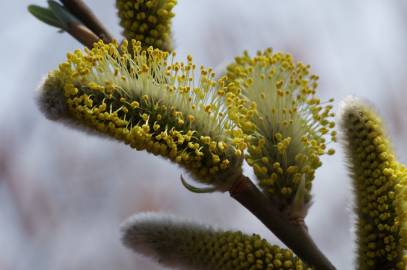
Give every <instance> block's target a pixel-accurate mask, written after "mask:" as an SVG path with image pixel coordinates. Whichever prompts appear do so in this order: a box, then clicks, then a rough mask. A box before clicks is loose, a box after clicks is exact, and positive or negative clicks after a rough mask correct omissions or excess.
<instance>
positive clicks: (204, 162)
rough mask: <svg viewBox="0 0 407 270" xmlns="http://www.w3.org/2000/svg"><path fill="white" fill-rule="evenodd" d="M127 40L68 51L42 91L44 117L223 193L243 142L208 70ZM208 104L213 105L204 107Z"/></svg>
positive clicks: (238, 166)
mask: <svg viewBox="0 0 407 270" xmlns="http://www.w3.org/2000/svg"><path fill="white" fill-rule="evenodd" d="M131 46H132V49H131V51H132V54H130V53H128V52H127V48H128V47H129V45H128V44H127V41H124V43H123V44H122V46H121V48H120V49H121V50H120V52H121V53H119V50H118V45H117V44H104V43H103V42H99V43H97V44H96V45H95V47H94V48H93V49H92V50H90V51H89V50H85V52H82V51H80V50H77V51H75V52H74V53H70V54H68V57H67V58H68V60H67V61H66V62H65V63H63V64H61V65H60V66H59V68H58V69H57V70H55V71H53V72H51V73H50V74H49V76H48V78H47V79H46V81H45V83H44V85H43V87H42V91H41V93H40V96H39V105H40V108H41V109H42V111H43V112H44V113H45V114H46V116H47V117H48V118H50V119H53V120H60V121H63V122H65V123H68V124H73V126H74V127H78V128H85V130H88V131H92V132H97V133H98V134H104V135H107V136H109V137H113V138H115V139H117V140H119V141H123V142H125V143H126V144H128V145H130V146H131V147H132V148H135V149H137V150H146V151H148V152H150V153H153V154H154V155H160V156H163V157H165V158H168V159H170V160H171V161H173V162H176V163H178V164H179V165H181V166H182V167H184V168H186V169H187V171H188V172H190V173H191V174H192V175H193V176H194V178H195V179H196V180H198V181H200V182H203V183H207V184H212V185H214V186H215V187H217V188H218V189H221V190H223V189H224V188H227V187H228V185H229V184H230V183H231V182H232V181H233V180H234V177H235V176H236V175H238V174H240V173H241V162H242V151H243V149H244V147H245V144H244V143H242V142H241V140H239V139H236V137H233V138H232V137H231V134H234V135H236V134H237V128H236V127H235V125H234V124H233V123H232V122H231V121H230V120H229V119H228V118H227V116H226V114H225V113H224V112H225V110H226V108H224V106H223V105H222V103H221V98H222V97H221V96H220V95H219V94H218V92H219V91H218V90H219V89H222V88H223V87H224V86H223V85H224V83H223V82H216V81H214V80H212V77H213V73H212V71H211V69H205V68H204V67H201V68H200V73H201V75H200V77H199V78H195V75H194V74H195V65H194V64H193V63H192V59H191V58H190V57H188V61H187V62H186V63H179V62H174V61H173V59H172V57H171V56H169V54H168V53H167V52H163V51H161V50H158V49H153V48H151V47H150V48H149V49H147V50H145V49H144V48H142V46H141V44H140V42H136V41H134V40H133V42H132V45H131ZM209 104H210V106H211V110H210V111H208V110H206V107H207V106H208V105H209Z"/></svg>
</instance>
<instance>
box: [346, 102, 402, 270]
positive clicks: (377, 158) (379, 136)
mask: <svg viewBox="0 0 407 270" xmlns="http://www.w3.org/2000/svg"><path fill="white" fill-rule="evenodd" d="M341 121H342V122H341V126H342V129H343V133H344V140H345V141H344V143H345V148H346V151H347V154H348V159H349V164H350V165H349V168H350V170H351V175H352V178H353V186H354V191H355V204H356V205H355V210H356V214H357V216H356V218H357V219H356V229H357V230H356V233H357V240H358V250H357V253H358V267H357V268H358V269H405V267H406V266H407V265H406V257H404V259H403V256H405V252H406V242H405V237H406V223H405V213H406V212H405V210H406V194H405V193H404V194H403V193H402V190H403V188H402V187H403V185H404V187H405V184H406V171H405V169H404V168H403V167H402V166H401V165H400V164H399V163H398V162H397V161H396V158H395V155H394V153H393V150H392V148H391V146H390V143H389V140H388V139H387V137H386V135H385V132H384V130H383V127H382V123H381V120H380V119H379V117H378V116H377V115H376V113H375V112H374V111H373V110H372V109H371V108H369V106H367V105H366V104H363V103H362V102H360V101H359V100H355V99H351V100H349V101H348V102H347V103H346V104H345V105H344V108H343V112H342V115H341ZM403 181H404V183H403ZM397 187H399V189H400V190H399V191H398V190H397ZM405 190H406V189H405V188H404V191H405ZM403 242H404V243H403ZM403 254H404V255H403ZM403 260H404V261H403Z"/></svg>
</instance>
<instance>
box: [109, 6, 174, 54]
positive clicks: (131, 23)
mask: <svg viewBox="0 0 407 270" xmlns="http://www.w3.org/2000/svg"><path fill="white" fill-rule="evenodd" d="M176 4H177V1H176V0H149V1H146V0H116V7H117V9H118V16H119V18H120V25H121V26H122V27H123V36H124V37H125V38H127V39H129V40H131V39H136V40H137V41H140V42H141V43H142V45H143V47H144V48H148V47H149V46H153V47H154V48H158V49H161V50H164V51H172V49H173V48H172V39H171V21H172V18H173V17H174V16H175V14H174V13H173V12H172V9H173V8H174V6H175V5H176Z"/></svg>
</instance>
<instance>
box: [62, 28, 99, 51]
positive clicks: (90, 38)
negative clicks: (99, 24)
mask: <svg viewBox="0 0 407 270" xmlns="http://www.w3.org/2000/svg"><path fill="white" fill-rule="evenodd" d="M66 31H67V32H68V33H69V34H70V35H71V36H73V37H74V38H75V39H77V40H78V41H79V42H80V43H82V44H83V45H85V46H86V47H88V48H89V49H91V48H92V47H93V44H94V43H95V42H98V40H99V37H97V36H96V35H95V34H94V33H93V32H92V31H90V30H89V29H88V28H87V27H86V26H84V25H83V24H80V23H75V24H69V25H68V27H67V29H66Z"/></svg>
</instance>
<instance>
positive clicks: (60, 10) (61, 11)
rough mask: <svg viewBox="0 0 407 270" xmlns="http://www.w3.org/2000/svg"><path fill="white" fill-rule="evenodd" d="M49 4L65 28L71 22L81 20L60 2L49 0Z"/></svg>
mask: <svg viewBox="0 0 407 270" xmlns="http://www.w3.org/2000/svg"><path fill="white" fill-rule="evenodd" d="M48 6H49V9H50V10H51V11H52V13H53V14H54V16H55V17H56V18H57V19H58V20H59V22H60V23H61V24H62V28H63V29H67V28H68V25H69V24H71V23H77V22H79V20H78V19H77V18H76V17H75V16H74V15H72V13H70V12H69V11H68V10H67V9H66V8H65V7H64V6H63V5H61V4H60V3H58V2H56V1H53V0H48Z"/></svg>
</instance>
